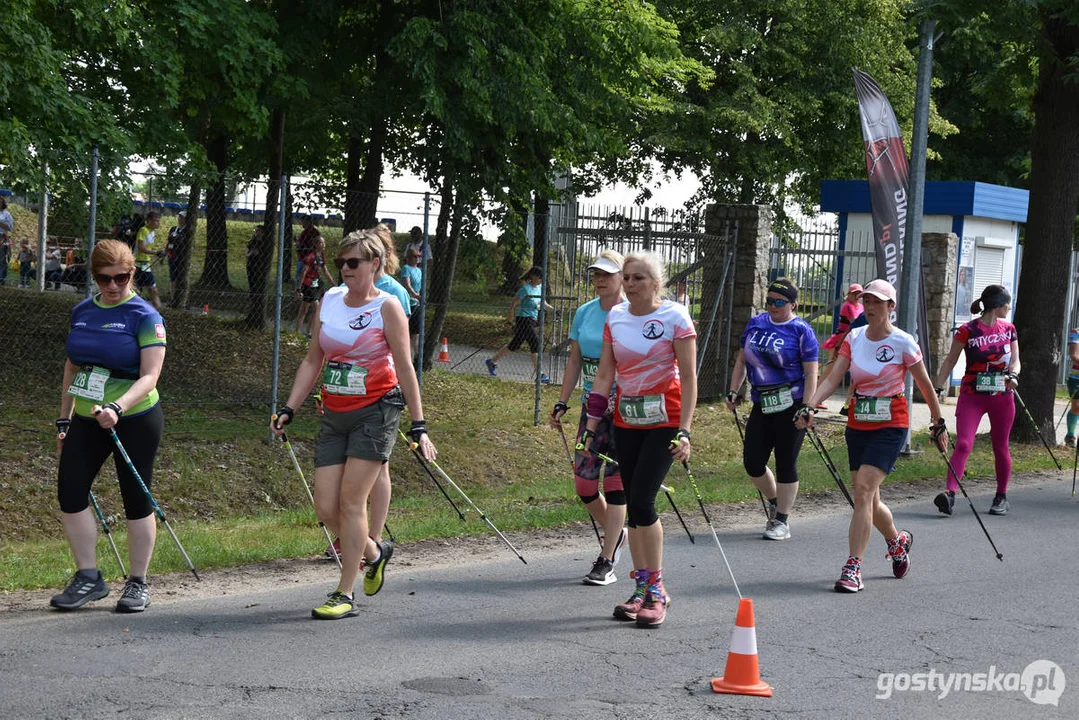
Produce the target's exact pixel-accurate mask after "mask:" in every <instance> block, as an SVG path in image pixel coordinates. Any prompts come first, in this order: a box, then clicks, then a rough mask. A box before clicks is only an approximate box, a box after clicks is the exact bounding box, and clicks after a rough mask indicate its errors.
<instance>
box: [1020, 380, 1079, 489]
mask: <svg viewBox="0 0 1079 720" xmlns="http://www.w3.org/2000/svg"><path fill="white" fill-rule="evenodd" d="M1012 393H1013V394H1014V395H1015V399H1016V401H1018V402H1019V407H1021V408H1023V412H1024V413H1026V416H1027V420H1029V421H1030V424H1031V425H1033V426H1034V430H1035V432H1037V433H1038V437H1039V438H1041V441H1042V445H1044V446H1045V449H1046V450H1048V451H1049V457H1051V458H1053V464H1054V465H1056V466H1057V470H1063V469H1064V468H1063V467H1061V465H1060V461H1058V460H1057V456H1056V455H1054V454H1053V450H1052V448H1050V447H1049V443H1048V442H1046V440H1045V436H1044V435H1042V429H1041V428H1040V427H1038V423H1036V422H1034V417H1033V416H1032V415H1031V414H1030V410H1028V409H1027V404H1026V403H1025V402H1023V398H1022V397H1021V396H1020V395H1019V391H1018V390H1016V389H1013V390H1012ZM1076 444H1077V445H1079V443H1076Z"/></svg>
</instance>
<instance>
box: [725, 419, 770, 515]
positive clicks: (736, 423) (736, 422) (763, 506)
mask: <svg viewBox="0 0 1079 720" xmlns="http://www.w3.org/2000/svg"><path fill="white" fill-rule="evenodd" d="M731 414H732V415H734V426H735V427H737V428H738V437H740V438H742V447H743V448H745V446H746V435H745V433H744V432H742V419H741V418H740V417H738V411H737V410H731ZM757 497H759V498H760V499H761V509H762V510H764V517H765V519H766V520H767V521H768V523H769V525H770V524H771V522H772V513H770V512H768V505H767V504H766V503H765V502H764V493H762V492H761V489H760V488H757Z"/></svg>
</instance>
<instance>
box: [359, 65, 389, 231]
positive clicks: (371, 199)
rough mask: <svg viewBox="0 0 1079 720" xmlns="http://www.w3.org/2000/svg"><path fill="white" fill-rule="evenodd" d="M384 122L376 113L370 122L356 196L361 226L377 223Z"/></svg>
mask: <svg viewBox="0 0 1079 720" xmlns="http://www.w3.org/2000/svg"><path fill="white" fill-rule="evenodd" d="M380 65H381V63H380ZM376 72H377V71H376ZM377 77H378V76H377V74H376V78H377ZM386 122H387V121H386V116H385V115H384V114H382V113H379V114H378V115H376V116H375V119H374V120H373V121H372V123H371V134H370V136H369V137H368V139H367V160H366V162H365V164H364V168H363V177H362V178H360V187H359V193H358V195H357V197H356V202H357V203H358V204H359V210H360V211H359V217H360V227H362V228H369V227H374V226H375V225H377V224H378V190H379V186H380V185H381V184H382V153H383V152H384V151H385V148H386Z"/></svg>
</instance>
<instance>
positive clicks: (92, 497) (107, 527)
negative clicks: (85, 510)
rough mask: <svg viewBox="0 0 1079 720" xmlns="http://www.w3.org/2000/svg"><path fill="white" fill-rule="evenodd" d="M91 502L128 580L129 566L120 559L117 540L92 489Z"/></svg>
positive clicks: (125, 578) (122, 573) (121, 572)
mask: <svg viewBox="0 0 1079 720" xmlns="http://www.w3.org/2000/svg"><path fill="white" fill-rule="evenodd" d="M90 502H91V503H93V506H94V512H96V513H97V519H98V520H100V521H101V527H102V528H104V530H105V537H107V538H108V539H109V545H112V554H113V555H115V556H116V562H118V563H119V564H120V574H121V575H123V576H124V580H127V568H125V567H124V561H123V560H121V559H120V551H119V550H117V549H116V541H115V540H113V539H112V530H110V529H109V524H108V523H107V522H105V516H104V515H103V514H102V513H101V507H100V506H99V505H98V504H97V498H95V497H94V493H93V491H92V490H91V491H90Z"/></svg>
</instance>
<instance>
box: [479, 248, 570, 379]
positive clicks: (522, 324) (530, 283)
mask: <svg viewBox="0 0 1079 720" xmlns="http://www.w3.org/2000/svg"><path fill="white" fill-rule="evenodd" d="M540 303H542V304H543V307H544V308H546V309H547V310H554V307H552V306H551V304H550V303H548V302H547V301H546V300H544V299H543V270H542V269H540V268H539V267H533V268H532V269H530V270H529V271H528V272H526V273H525V274H524V275H522V276H521V289H520V290H518V291H517V294H516V295H515V296H514V297H513V301H512V302H511V303H510V310H509V316H510V320H509V322H510V327H511V328H512V329H513V339H512V340H510V342H509V344H508V345H504V346H503V347H502V348H501V349H500V350H499V351H498V352H497V353H495V355H494V357H489V358H487V360H485V361H484V362H486V363H487V372H489V373H491V375H497V374H498V363H499V361H501V360H502V358H504V357H506V356H507V355H509V354H510V353H511V352H513V351H514V350H516V349H517V348H519V347H521V343H524V342H527V343H528V350H529V352H531V353H532V365H533V366H534V367H535V368H536V372H537V373H539V376H540V382H541V383H543V384H547V383H549V382H551V379H550V378H549V377H547V375H546V373H543V372H541V371H540V364H539V351H540V339H539V309H540Z"/></svg>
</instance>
